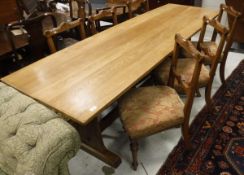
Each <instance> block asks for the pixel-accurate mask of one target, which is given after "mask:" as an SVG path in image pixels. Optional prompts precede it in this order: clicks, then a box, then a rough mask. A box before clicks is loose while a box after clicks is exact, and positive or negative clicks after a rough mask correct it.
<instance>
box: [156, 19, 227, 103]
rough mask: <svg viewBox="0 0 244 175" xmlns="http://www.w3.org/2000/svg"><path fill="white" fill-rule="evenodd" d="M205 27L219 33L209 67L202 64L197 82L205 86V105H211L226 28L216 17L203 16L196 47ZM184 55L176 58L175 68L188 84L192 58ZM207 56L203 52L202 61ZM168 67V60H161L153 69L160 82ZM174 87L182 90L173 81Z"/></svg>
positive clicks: (180, 90) (190, 76) (199, 42)
mask: <svg viewBox="0 0 244 175" xmlns="http://www.w3.org/2000/svg"><path fill="white" fill-rule="evenodd" d="M207 27H212V28H214V30H216V32H217V33H218V35H220V42H219V43H218V45H217V49H216V52H215V54H214V55H211V57H212V58H211V60H212V62H211V67H210V70H208V69H207V67H206V66H204V65H203V66H202V69H201V73H200V76H199V82H198V88H202V87H205V100H206V103H207V105H209V106H211V88H212V83H213V79H214V76H215V72H216V68H217V64H218V62H219V59H220V58H221V54H222V50H223V47H224V44H225V41H226V38H227V34H228V29H227V28H225V27H224V26H223V25H221V24H220V23H219V22H218V21H217V20H216V19H213V20H210V19H209V18H207V17H206V16H205V17H204V18H203V26H202V29H201V33H200V38H199V41H198V43H197V47H198V48H199V47H201V43H202V42H203V41H204V38H205V34H206V28H207ZM184 55H186V58H184V59H179V60H178V67H177V70H178V72H179V73H180V75H181V76H182V77H183V79H184V81H185V83H187V84H189V83H190V81H191V79H192V76H193V73H194V60H193V59H192V58H191V55H189V54H184ZM207 57H208V56H206V54H204V61H205V59H206V58H207ZM169 69H170V62H169V61H166V62H163V63H162V64H161V65H160V66H159V67H158V68H157V70H156V71H155V75H156V77H157V78H158V80H159V81H160V83H162V84H166V83H167V81H168V79H169V78H170V77H169V73H168V70H169ZM175 88H176V90H177V91H178V92H180V93H181V92H182V88H181V86H180V85H179V84H178V83H177V82H175ZM198 88H197V91H196V92H197V93H198V95H200V93H199V91H198Z"/></svg>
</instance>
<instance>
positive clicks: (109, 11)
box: [88, 6, 124, 34]
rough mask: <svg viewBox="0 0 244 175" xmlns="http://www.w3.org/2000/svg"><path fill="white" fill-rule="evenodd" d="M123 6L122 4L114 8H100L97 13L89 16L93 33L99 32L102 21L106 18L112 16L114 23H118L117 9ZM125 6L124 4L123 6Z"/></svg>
mask: <svg viewBox="0 0 244 175" xmlns="http://www.w3.org/2000/svg"><path fill="white" fill-rule="evenodd" d="M118 8H121V6H114V7H112V8H104V9H100V10H99V11H98V13H97V14H94V15H92V16H90V17H89V18H88V20H89V24H90V28H91V33H92V34H96V33H97V32H98V28H99V26H100V21H101V20H103V19H106V18H111V17H112V20H113V25H117V24H118V20H117V9H118ZM123 8H124V6H123Z"/></svg>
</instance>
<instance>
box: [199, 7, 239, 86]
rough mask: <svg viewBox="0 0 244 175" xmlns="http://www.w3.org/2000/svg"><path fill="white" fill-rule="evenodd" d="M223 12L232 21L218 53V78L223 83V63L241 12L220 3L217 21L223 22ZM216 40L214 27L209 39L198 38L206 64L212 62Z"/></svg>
mask: <svg viewBox="0 0 244 175" xmlns="http://www.w3.org/2000/svg"><path fill="white" fill-rule="evenodd" d="M223 14H226V15H228V16H229V17H230V18H231V19H232V23H231V24H230V25H229V27H228V28H229V33H228V36H227V37H226V40H225V46H224V48H223V52H222V53H221V54H220V59H218V60H219V63H220V70H219V74H220V79H221V82H222V83H223V84H224V83H225V64H226V60H227V57H228V53H229V50H230V48H231V46H232V43H233V36H234V34H235V29H236V26H237V22H238V20H239V19H240V15H241V13H240V12H238V11H236V10H235V9H233V8H232V7H230V6H226V5H224V4H221V5H220V10H219V14H218V17H217V21H219V22H220V23H222V24H223V22H222V19H223ZM217 42H218V40H217V30H216V29H215V30H214V31H213V34H212V38H211V41H203V40H202V39H200V40H199V42H198V48H199V49H200V50H202V51H203V52H204V53H205V54H206V58H205V64H207V65H210V64H212V59H213V58H215V54H217V53H216V52H217V50H218V43H217Z"/></svg>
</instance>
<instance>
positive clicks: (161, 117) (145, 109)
mask: <svg viewBox="0 0 244 175" xmlns="http://www.w3.org/2000/svg"><path fill="white" fill-rule="evenodd" d="M183 108H184V103H183V102H182V101H181V99H180V98H179V96H178V94H177V92H176V91H175V90H174V89H172V88H170V87H168V86H158V87H157V86H153V87H142V88H139V89H135V90H132V91H131V92H129V93H128V94H127V95H126V96H125V97H123V98H122V100H121V101H120V102H119V109H120V115H121V120H122V123H123V124H124V127H125V130H126V131H127V133H128V135H129V136H130V137H131V138H139V137H142V136H147V135H151V134H154V133H156V132H159V131H162V130H165V129H168V128H171V127H173V126H178V125H180V124H182V122H183V119H184V113H183Z"/></svg>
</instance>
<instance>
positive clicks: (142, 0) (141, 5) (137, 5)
mask: <svg viewBox="0 0 244 175" xmlns="http://www.w3.org/2000/svg"><path fill="white" fill-rule="evenodd" d="M126 4H127V7H128V15H129V18H132V17H133V16H134V13H135V12H138V11H139V10H140V9H142V11H143V12H147V11H148V10H149V4H148V0H127V1H126Z"/></svg>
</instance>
